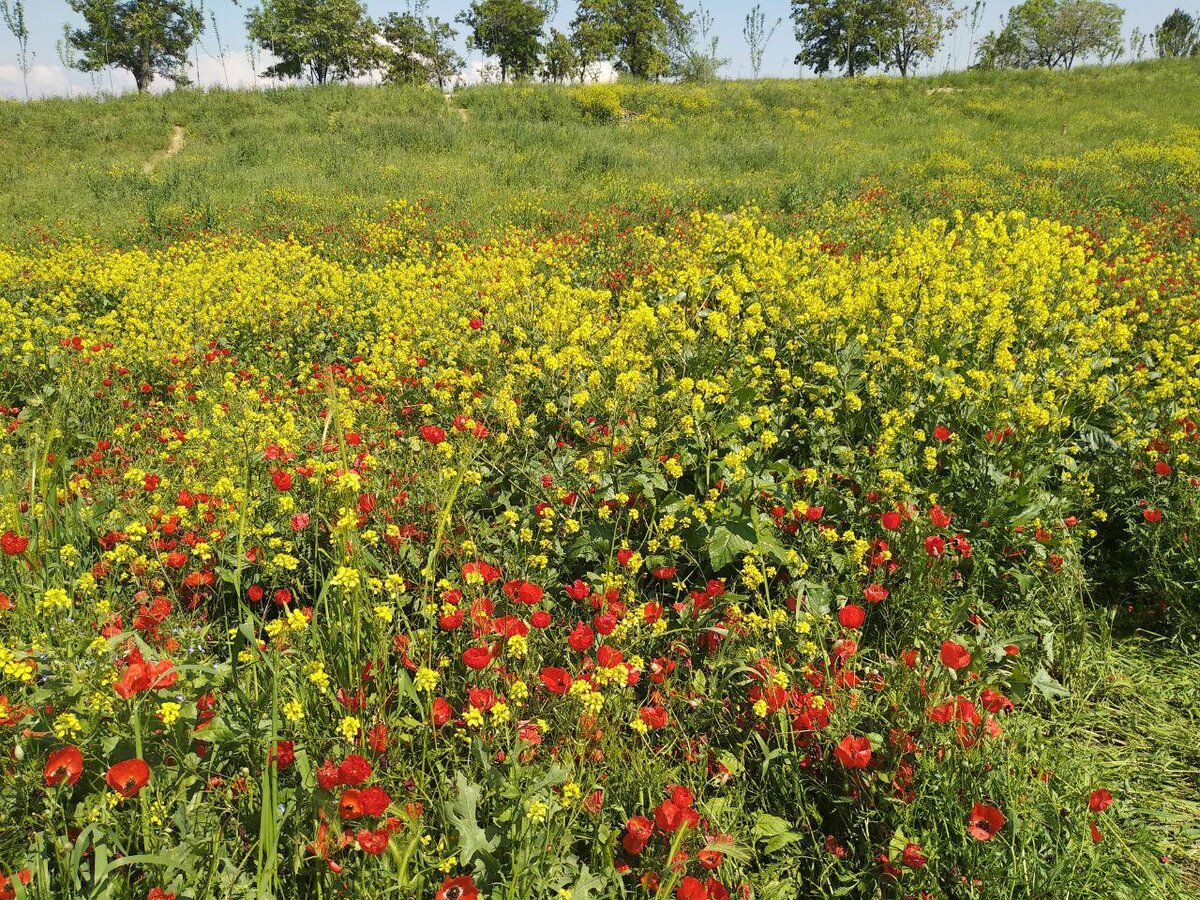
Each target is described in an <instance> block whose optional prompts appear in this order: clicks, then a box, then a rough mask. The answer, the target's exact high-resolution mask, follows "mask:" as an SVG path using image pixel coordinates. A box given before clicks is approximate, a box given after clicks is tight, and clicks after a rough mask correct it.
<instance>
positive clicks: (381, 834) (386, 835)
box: [354, 828, 392, 856]
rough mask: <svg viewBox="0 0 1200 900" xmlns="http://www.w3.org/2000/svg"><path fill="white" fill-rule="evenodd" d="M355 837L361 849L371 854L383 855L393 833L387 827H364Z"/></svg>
mask: <svg viewBox="0 0 1200 900" xmlns="http://www.w3.org/2000/svg"><path fill="white" fill-rule="evenodd" d="M354 837H355V839H356V840H357V841H358V846H359V849H361V850H362V851H363V852H364V853H369V854H370V855H371V856H381V855H382V854H383V852H384V851H385V850H387V847H388V841H389V840H391V837H392V835H391V832H389V831H388V830H387V829H386V828H380V829H379V830H378V831H367V830H366V829H363V830H361V831H359V832H358V834H356V835H355V836H354Z"/></svg>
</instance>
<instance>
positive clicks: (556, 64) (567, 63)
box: [542, 28, 579, 84]
mask: <svg viewBox="0 0 1200 900" xmlns="http://www.w3.org/2000/svg"><path fill="white" fill-rule="evenodd" d="M578 71H579V53H578V51H577V50H576V49H575V45H574V44H573V43H571V38H570V37H568V36H567V35H565V34H563V33H562V32H561V31H559V30H558V29H557V28H555V29H554V30H553V31H551V32H550V40H548V41H546V47H545V53H544V55H543V60H542V77H543V78H545V79H546V80H547V81H552V82H554V83H555V84H562V83H563V82H564V81H570V80H571V79H572V78H574V77H575V74H576V73H577V72H578Z"/></svg>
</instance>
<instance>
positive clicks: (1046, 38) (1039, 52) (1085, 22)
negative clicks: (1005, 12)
mask: <svg viewBox="0 0 1200 900" xmlns="http://www.w3.org/2000/svg"><path fill="white" fill-rule="evenodd" d="M1124 18H1125V11H1124V10H1123V9H1122V8H1121V7H1120V6H1118V5H1117V4H1115V3H1106V2H1103V0H1025V2H1024V3H1022V4H1020V5H1019V6H1015V7H1013V9H1012V11H1011V12H1010V13H1009V16H1008V21H1007V22H1005V23H1004V26H1003V27H1002V28H1001V29H1000V31H999V32H993V33H991V34H989V35H988V36H987V37H986V38H984V39H983V41H981V42H980V45H979V57H978V64H979V66H980V67H982V68H1034V67H1037V66H1045V67H1046V68H1049V69H1055V68H1059V67H1062V68H1064V69H1070V68H1071V67H1072V66H1073V65H1074V64H1075V62H1076V60H1079V59H1083V58H1086V57H1090V56H1095V57H1097V58H1098V59H1099V60H1100V61H1101V62H1105V61H1107V60H1109V59H1115V58H1117V57H1118V56H1120V55H1121V54H1122V53H1123V52H1124V50H1125V45H1124V42H1123V40H1122V38H1121V23H1122V22H1123V21H1124Z"/></svg>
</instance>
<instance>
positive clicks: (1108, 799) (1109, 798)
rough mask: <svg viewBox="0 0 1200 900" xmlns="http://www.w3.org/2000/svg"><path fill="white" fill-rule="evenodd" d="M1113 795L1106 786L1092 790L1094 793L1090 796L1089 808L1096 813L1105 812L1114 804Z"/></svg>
mask: <svg viewBox="0 0 1200 900" xmlns="http://www.w3.org/2000/svg"><path fill="white" fill-rule="evenodd" d="M1112 802H1113V795H1112V794H1111V793H1109V792H1108V791H1107V790H1106V789H1104V788H1098V789H1097V790H1094V791H1092V795H1091V796H1090V797H1089V798H1088V809H1089V810H1091V811H1092V812H1094V813H1098V812H1104V811H1105V810H1106V809H1108V808H1109V807H1110V806H1112Z"/></svg>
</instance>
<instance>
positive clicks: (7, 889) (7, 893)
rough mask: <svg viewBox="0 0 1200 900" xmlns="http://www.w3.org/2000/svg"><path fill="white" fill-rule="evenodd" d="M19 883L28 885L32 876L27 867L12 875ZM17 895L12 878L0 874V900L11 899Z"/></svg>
mask: <svg viewBox="0 0 1200 900" xmlns="http://www.w3.org/2000/svg"><path fill="white" fill-rule="evenodd" d="M13 877H14V878H15V879H16V880H17V881H19V882H21V884H24V885H28V884H29V882H30V880H31V878H32V877H33V876H32V875H31V873H30V871H29V870H28V869H22V870H21V871H20V872H18V873H17V874H16V875H15V876H13ZM16 896H17V889H16V888H15V887H13V879H12V878H9V877H8V876H7V875H0V900H13V898H14V897H16Z"/></svg>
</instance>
